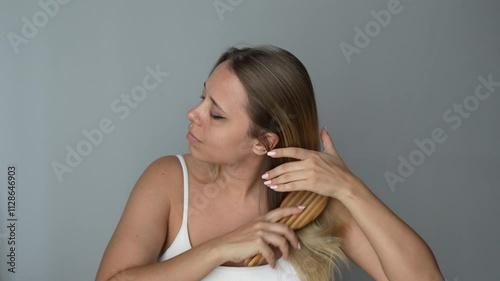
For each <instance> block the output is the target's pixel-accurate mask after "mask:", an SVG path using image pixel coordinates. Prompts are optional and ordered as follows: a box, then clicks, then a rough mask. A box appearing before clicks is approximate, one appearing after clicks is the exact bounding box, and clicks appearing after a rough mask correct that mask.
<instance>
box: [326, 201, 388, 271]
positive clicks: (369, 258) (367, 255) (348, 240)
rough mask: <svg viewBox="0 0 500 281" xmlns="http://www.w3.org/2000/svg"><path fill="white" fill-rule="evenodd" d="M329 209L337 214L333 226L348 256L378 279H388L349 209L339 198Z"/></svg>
mask: <svg viewBox="0 0 500 281" xmlns="http://www.w3.org/2000/svg"><path fill="white" fill-rule="evenodd" d="M329 211H330V212H333V213H335V214H336V216H335V218H336V219H335V222H334V225H333V227H335V228H340V229H342V230H341V231H338V233H339V234H340V236H341V238H342V239H343V244H342V250H343V251H344V253H345V254H346V256H347V257H348V258H349V259H350V260H351V261H353V262H354V263H355V264H356V265H358V266H359V267H360V268H361V269H363V271H365V272H366V273H367V274H368V275H370V277H371V278H373V279H374V280H376V281H388V279H387V277H386V275H385V273H384V270H383V269H382V265H381V263H380V261H379V259H378V257H377V254H376V253H375V250H374V249H373V247H372V245H371V244H370V241H368V239H367V238H366V235H365V234H364V233H363V231H362V230H361V228H360V227H359V226H358V224H357V223H356V221H355V220H354V219H353V217H352V216H351V214H350V213H349V210H347V208H346V207H345V206H344V205H343V204H342V203H341V202H340V201H338V200H336V199H334V200H332V202H331V204H330V206H329Z"/></svg>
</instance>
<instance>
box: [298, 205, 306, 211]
mask: <svg viewBox="0 0 500 281" xmlns="http://www.w3.org/2000/svg"><path fill="white" fill-rule="evenodd" d="M297 208H299V209H301V210H304V209H305V208H306V206H304V205H300V206H297Z"/></svg>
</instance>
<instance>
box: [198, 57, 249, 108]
mask: <svg viewBox="0 0 500 281" xmlns="http://www.w3.org/2000/svg"><path fill="white" fill-rule="evenodd" d="M205 91H206V94H207V96H209V97H211V98H213V99H214V100H215V101H216V102H217V103H218V104H219V105H220V107H221V108H222V109H223V110H224V111H225V112H226V113H228V114H235V115H240V114H246V111H245V106H246V104H247V94H246V91H245V88H244V87H243V85H242V84H241V82H240V80H239V79H238V77H237V76H236V75H235V74H234V73H233V72H232V71H231V70H230V69H229V67H228V63H227V62H223V63H221V64H219V65H218V66H217V67H216V68H215V69H214V71H213V72H212V74H210V76H209V77H208V79H207V81H206V82H205Z"/></svg>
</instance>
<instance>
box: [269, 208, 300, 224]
mask: <svg viewBox="0 0 500 281" xmlns="http://www.w3.org/2000/svg"><path fill="white" fill-rule="evenodd" d="M304 209H305V206H296V207H281V208H276V209H274V210H272V211H270V212H269V213H267V214H265V215H264V220H265V221H268V222H277V221H279V220H280V219H282V218H284V217H288V216H291V215H295V214H299V213H301V212H302V211H303V210H304Z"/></svg>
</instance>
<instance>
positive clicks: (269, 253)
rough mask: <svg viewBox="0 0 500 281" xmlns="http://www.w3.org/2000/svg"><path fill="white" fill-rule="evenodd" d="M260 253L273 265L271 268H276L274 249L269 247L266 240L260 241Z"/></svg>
mask: <svg viewBox="0 0 500 281" xmlns="http://www.w3.org/2000/svg"><path fill="white" fill-rule="evenodd" d="M258 247H259V252H260V254H261V255H262V256H263V257H264V259H266V261H267V263H268V264H269V265H271V267H273V268H274V267H275V266H276V256H275V255H274V251H273V249H271V247H269V245H267V243H266V242H265V240H262V239H261V240H259V246H258Z"/></svg>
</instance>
